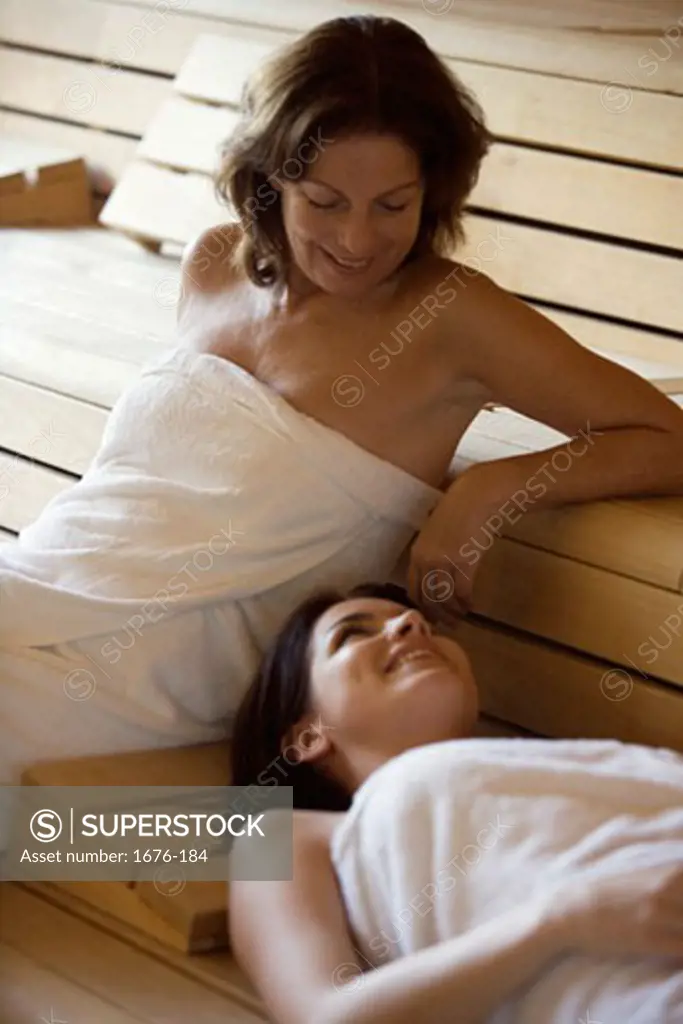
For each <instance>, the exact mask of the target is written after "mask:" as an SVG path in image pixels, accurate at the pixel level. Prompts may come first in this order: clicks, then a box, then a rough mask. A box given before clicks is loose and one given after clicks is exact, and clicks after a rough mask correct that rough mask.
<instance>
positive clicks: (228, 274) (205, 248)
mask: <svg viewBox="0 0 683 1024" xmlns="http://www.w3.org/2000/svg"><path fill="white" fill-rule="evenodd" d="M241 237H242V228H241V225H240V224H239V223H238V222H237V221H233V222H231V223H227V224H216V225H214V226H213V227H210V228H207V230H206V231H202V233H201V234H200V235H198V236H197V238H195V239H193V241H191V242H190V243H189V244H188V245H187V246H186V248H185V251H184V252H183V257H182V260H181V264H180V270H181V275H182V285H183V288H182V290H183V295H188V294H192V293H196V292H209V291H215V290H219V289H221V288H224V287H225V286H226V284H228V283H229V282H230V281H232V280H234V279H235V278H236V276H237V270H236V268H235V266H234V264H233V255H234V251H235V247H236V245H237V243H238V241H239V240H240V238H241Z"/></svg>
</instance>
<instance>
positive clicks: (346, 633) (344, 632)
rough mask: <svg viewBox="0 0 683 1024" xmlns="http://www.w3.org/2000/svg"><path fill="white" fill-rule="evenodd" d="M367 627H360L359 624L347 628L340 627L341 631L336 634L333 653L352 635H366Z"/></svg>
mask: <svg viewBox="0 0 683 1024" xmlns="http://www.w3.org/2000/svg"><path fill="white" fill-rule="evenodd" d="M367 632H368V627H367V626H361V625H360V623H355V624H350V625H348V626H342V628H341V630H340V631H339V633H338V634H337V640H336V643H335V645H334V649H335V651H338V650H339V648H340V647H341V646H342V644H343V643H344V641H345V640H347V639H348V637H350V636H351V635H352V634H353V633H367Z"/></svg>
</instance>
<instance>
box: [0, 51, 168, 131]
mask: <svg viewBox="0 0 683 1024" xmlns="http://www.w3.org/2000/svg"><path fill="white" fill-rule="evenodd" d="M169 91H170V83H169V82H168V81H167V80H166V79H163V78H157V77H154V76H152V75H144V74H140V73H138V72H136V71H127V70H125V69H124V70H121V69H116V68H107V67H105V66H104V65H101V64H87V63H83V62H80V61H74V60H68V59H66V58H62V57H53V56H49V55H47V54H37V53H28V52H23V51H21V50H12V49H10V48H8V47H0V96H1V97H2V102H3V104H4V105H5V106H7V107H14V108H16V109H17V110H18V111H21V112H25V113H33V114H44V115H46V116H48V117H58V118H62V119H64V120H67V121H74V122H76V123H78V124H87V125H93V126H94V127H96V128H109V129H112V130H114V131H121V132H129V133H131V134H133V135H141V134H142V133H143V131H144V130H145V127H146V125H147V124H148V122H149V120H150V118H151V117H152V115H153V114H154V112H155V111H156V110H157V108H158V107H159V104H160V103H162V102H163V100H164V99H165V98H166V96H167V95H168V94H169Z"/></svg>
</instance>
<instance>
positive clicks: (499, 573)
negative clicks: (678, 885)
mask: <svg viewBox="0 0 683 1024" xmlns="http://www.w3.org/2000/svg"><path fill="white" fill-rule="evenodd" d="M469 548H471V552H470V550H469ZM469 548H468V558H469V557H470V554H471V558H472V561H473V559H474V556H475V554H476V555H477V556H479V561H478V562H477V563H474V562H473V565H472V571H474V569H475V568H476V566H478V569H477V573H476V577H475V589H474V611H475V612H476V613H477V614H480V615H483V616H484V617H485V618H487V619H490V620H492V621H494V622H498V623H501V624H503V625H505V626H510V627H512V628H514V629H519V630H523V631H525V632H528V633H532V634H534V635H535V636H538V637H542V638H544V639H546V640H551V641H553V642H555V643H560V644H565V645H566V646H568V647H572V648H574V649H575V650H579V651H584V652H586V653H588V654H591V655H594V656H595V657H598V658H604V659H606V660H608V661H612V662H615V663H616V664H621V665H624V664H629V659H630V661H631V662H633V664H634V665H635V666H637V669H636V671H638V670H640V671H642V672H643V673H647V675H651V676H654V677H655V678H657V679H663V680H666V681H667V682H672V683H676V684H678V685H679V686H680V685H683V661H682V660H681V656H680V648H681V645H682V643H683V641H680V640H677V638H676V637H675V636H674V637H673V642H671V643H670V645H669V647H668V648H667V649H664V650H661V651H658V652H657V651H655V654H656V657H653V653H652V650H651V648H653V644H654V640H653V638H654V639H659V640H660V642H661V644H662V645H663V646H664V645H665V643H666V640H667V635H666V634H667V630H668V631H672V630H675V629H676V628H678V630H679V632H683V595H682V594H681V593H674V592H672V591H669V590H662V589H660V588H658V587H654V586H650V585H649V584H647V583H642V582H641V581H640V580H634V579H628V578H626V577H622V576H615V575H614V574H613V573H610V572H606V571H605V570H604V569H597V568H594V567H593V566H590V565H584V564H581V563H579V562H575V561H573V560H572V559H570V558H561V557H558V556H557V555H555V554H550V553H548V552H547V551H542V550H540V549H538V548H531V547H528V546H527V545H525V544H520V543H518V542H517V541H513V540H509V539H507V538H505V537H503V538H501V539H499V540H497V541H495V543H494V544H493V546H492V547H491V536H490V535H487V534H486V533H485V532H484V531H483V530H482V531H480V532H479V533H478V534H477V535H476V536H474V537H473V538H471V540H470V542H469ZM488 548H490V550H488ZM671 558H672V561H673V562H675V563H677V564H678V566H679V568H680V566H681V565H682V564H683V562H682V561H681V558H680V542H679V551H678V552H676V551H674V552H673V553H672V556H671ZM676 620H678V626H676ZM667 623H668V625H665V624H667ZM682 700H683V695H682Z"/></svg>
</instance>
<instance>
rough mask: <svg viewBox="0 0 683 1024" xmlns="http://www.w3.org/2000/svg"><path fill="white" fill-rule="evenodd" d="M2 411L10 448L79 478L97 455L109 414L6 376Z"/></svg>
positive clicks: (1, 426) (0, 385)
mask: <svg viewBox="0 0 683 1024" xmlns="http://www.w3.org/2000/svg"><path fill="white" fill-rule="evenodd" d="M0 409H2V410H3V412H1V413H0V440H1V443H2V446H3V447H4V448H9V450H10V451H12V452H16V453H17V454H18V455H23V456H24V457H25V458H27V459H36V460H38V461H39V462H41V463H44V464H47V465H48V466H54V467H55V468H57V469H63V470H66V471H67V472H69V473H75V474H77V475H79V476H80V475H82V474H83V473H85V471H86V469H87V468H88V465H89V464H90V462H91V460H92V457H93V455H94V454H95V452H96V451H97V447H98V445H99V441H100V437H101V435H102V431H103V430H104V425H105V423H106V420H107V416H108V413H107V411H106V410H105V409H99V408H97V407H96V406H94V405H88V404H87V403H85V402H78V401H76V400H75V399H73V398H68V397H66V396H65V395H58V394H55V393H54V392H52V391H45V390H44V389H43V388H39V387H35V386H34V385H32V384H24V383H22V382H21V381H17V380H12V379H11V378H9V377H2V376H0ZM18 413H19V414H18Z"/></svg>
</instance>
